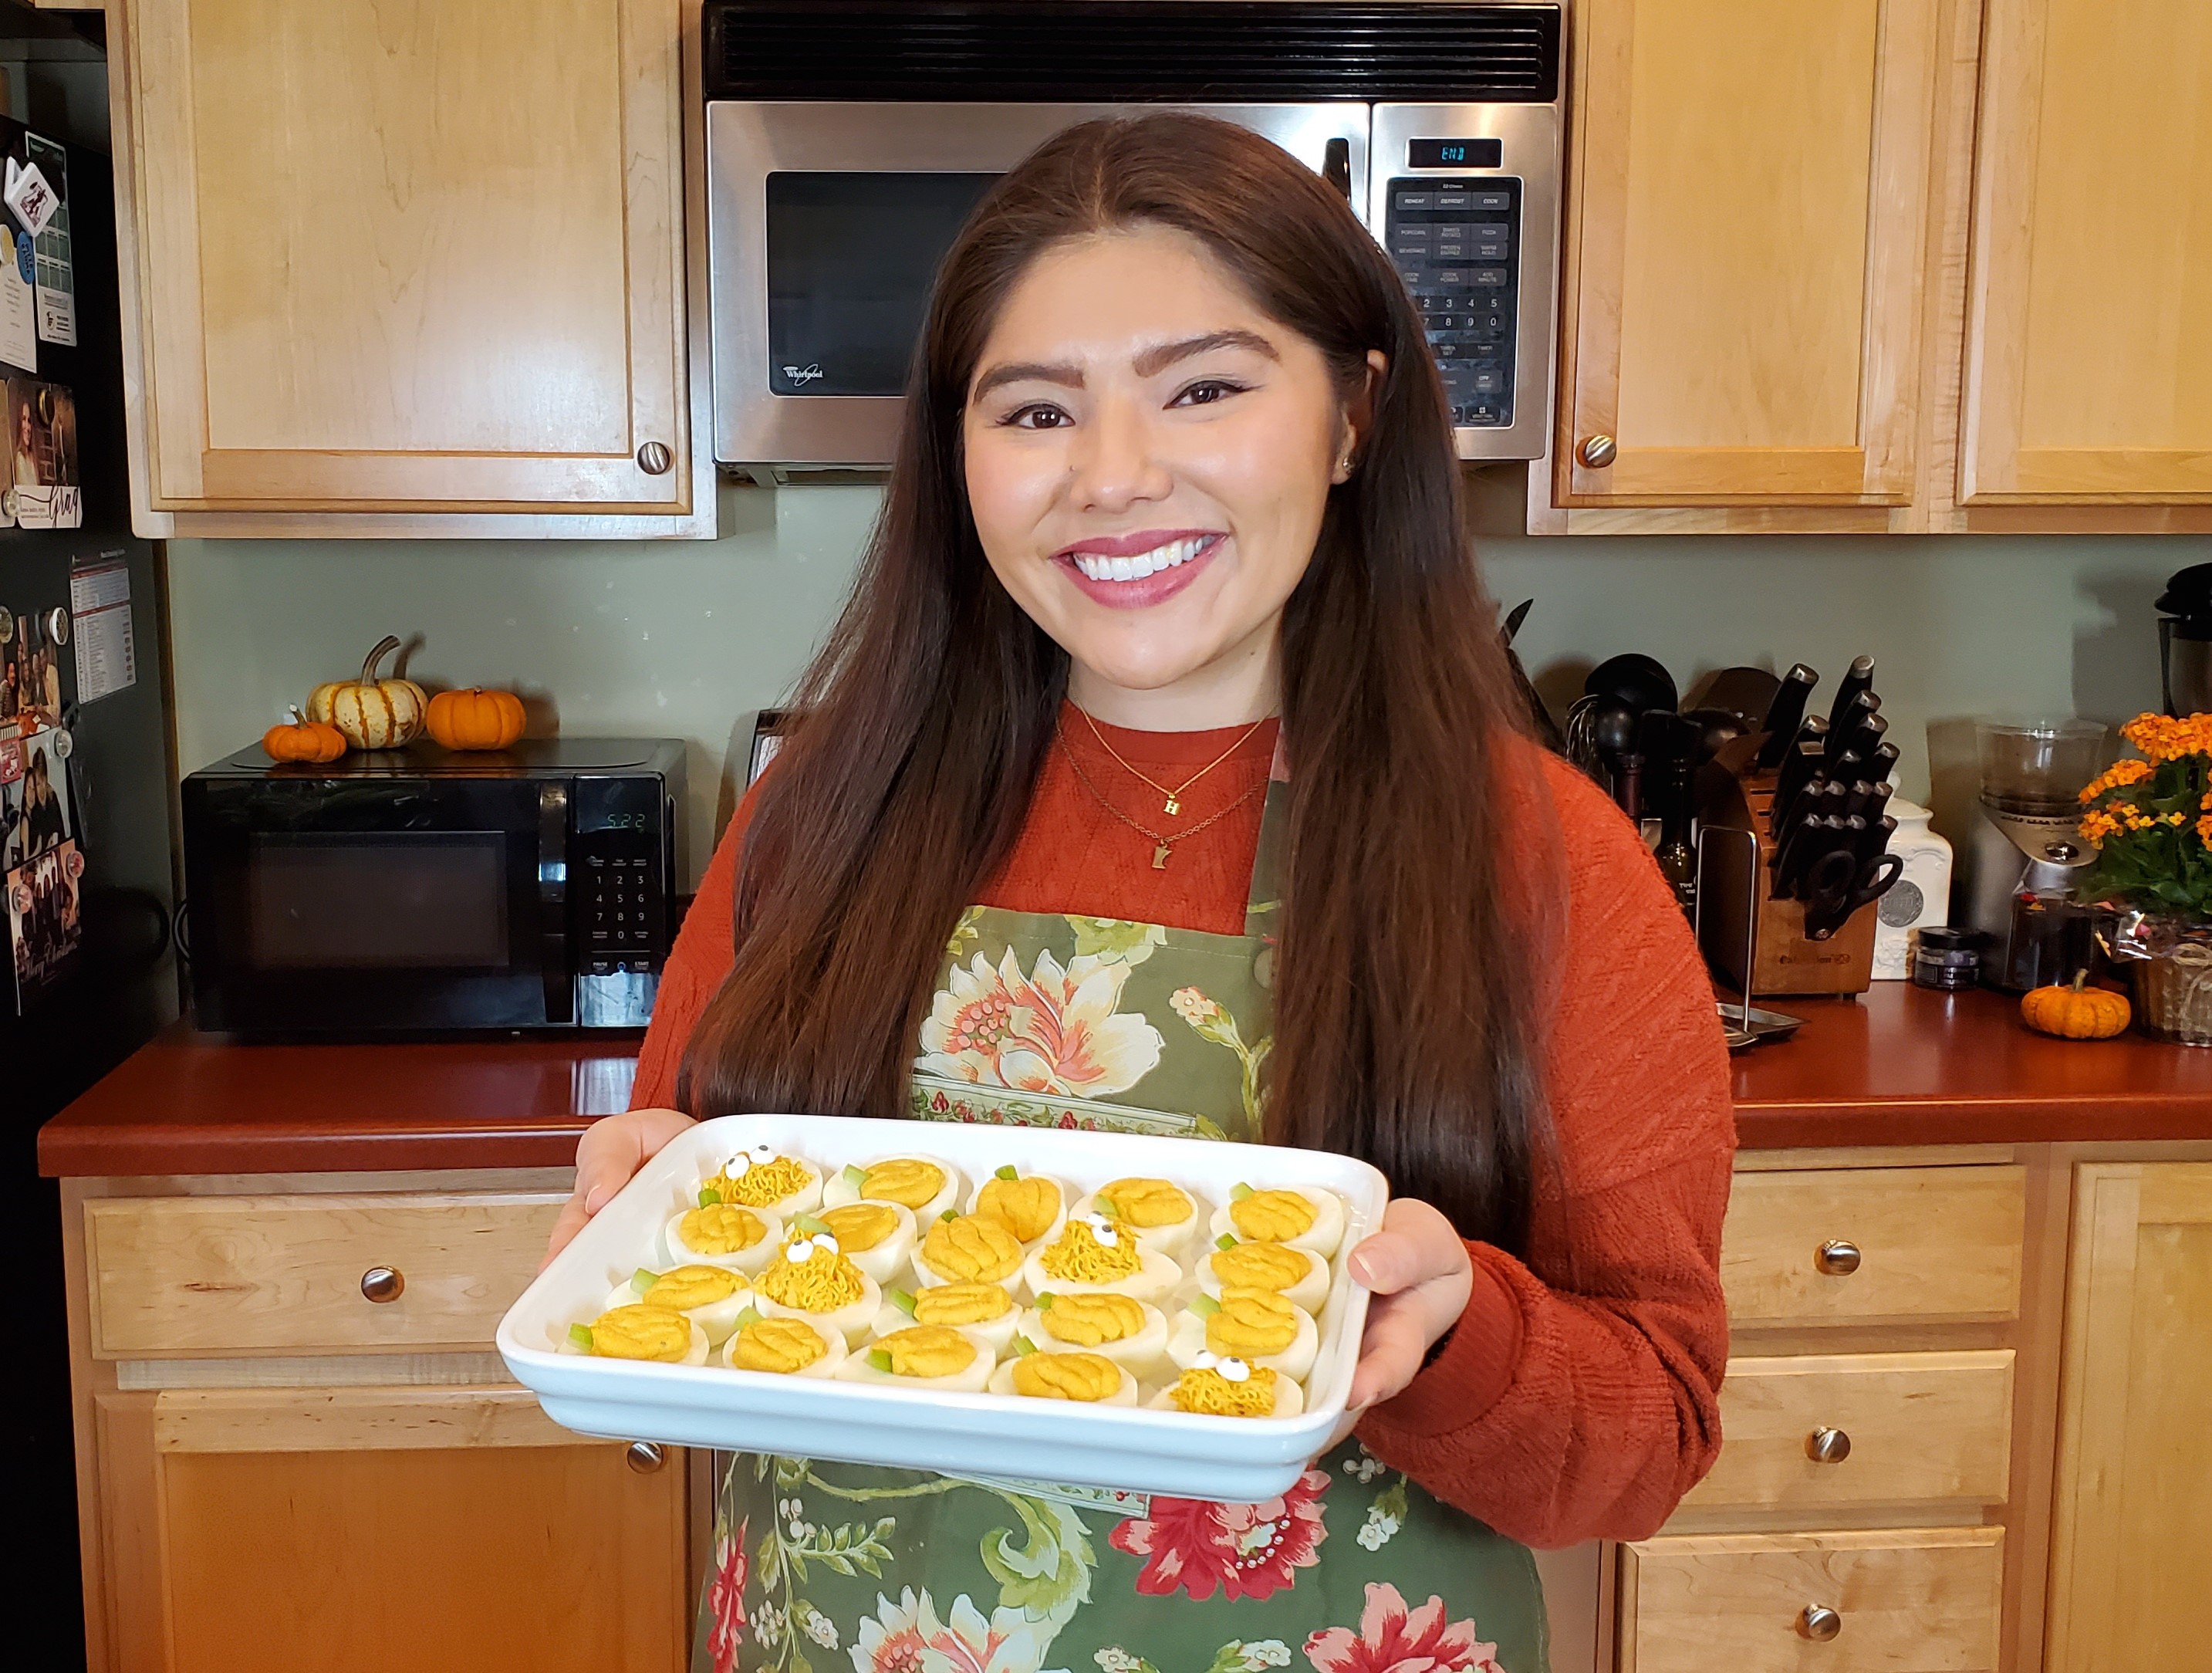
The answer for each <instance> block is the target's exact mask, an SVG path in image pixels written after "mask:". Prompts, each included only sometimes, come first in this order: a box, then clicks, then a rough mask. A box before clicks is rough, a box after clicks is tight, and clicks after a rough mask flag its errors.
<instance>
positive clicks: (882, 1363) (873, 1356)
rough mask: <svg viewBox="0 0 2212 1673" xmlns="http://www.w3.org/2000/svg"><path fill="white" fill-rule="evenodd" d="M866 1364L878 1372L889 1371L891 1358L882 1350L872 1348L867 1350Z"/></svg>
mask: <svg viewBox="0 0 2212 1673" xmlns="http://www.w3.org/2000/svg"><path fill="white" fill-rule="evenodd" d="M868 1363H869V1364H870V1365H872V1366H874V1367H875V1368H876V1369H877V1370H878V1371H889V1370H890V1368H891V1356H890V1354H889V1353H888V1352H886V1351H885V1350H884V1349H883V1348H870V1349H869V1350H868Z"/></svg>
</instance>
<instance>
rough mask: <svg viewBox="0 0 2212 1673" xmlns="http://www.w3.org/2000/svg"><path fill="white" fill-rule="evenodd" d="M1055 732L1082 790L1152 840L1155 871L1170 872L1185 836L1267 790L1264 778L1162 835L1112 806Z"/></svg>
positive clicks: (1055, 727)
mask: <svg viewBox="0 0 2212 1673" xmlns="http://www.w3.org/2000/svg"><path fill="white" fill-rule="evenodd" d="M1053 731H1054V733H1055V734H1056V735H1057V736H1058V738H1059V739H1060V753H1062V754H1063V755H1065V756H1066V757H1067V764H1068V765H1069V766H1070V767H1072V768H1073V769H1074V770H1075V776H1076V777H1077V778H1078V779H1079V780H1080V781H1081V782H1082V784H1083V788H1085V789H1086V790H1088V791H1090V792H1091V797H1092V799H1093V800H1096V801H1097V804H1098V805H1099V806H1101V807H1103V808H1104V809H1105V810H1106V811H1107V812H1109V813H1111V814H1112V815H1113V816H1114V817H1115V818H1117V819H1119V820H1121V823H1122V824H1125V825H1127V826H1128V827H1129V829H1130V830H1133V831H1135V832H1136V833H1137V835H1139V837H1150V838H1151V839H1152V843H1153V845H1154V846H1153V849H1152V869H1153V870H1154V871H1156V872H1164V871H1165V870H1166V869H1167V868H1168V856H1169V853H1170V850H1171V849H1173V848H1174V847H1175V845H1176V843H1180V842H1182V840H1183V838H1185V837H1195V836H1197V835H1198V833H1199V832H1200V831H1201V830H1205V829H1206V826H1208V825H1210V824H1218V823H1219V822H1220V821H1221V820H1223V819H1225V818H1228V817H1229V816H1230V815H1231V813H1234V812H1236V811H1237V809H1238V808H1240V807H1242V806H1244V804H1245V803H1246V802H1248V801H1249V800H1252V798H1253V797H1255V796H1256V795H1258V794H1260V793H1261V791H1263V790H1265V789H1266V788H1267V780H1266V779H1264V778H1262V779H1261V781H1260V782H1258V783H1257V784H1255V785H1254V786H1253V787H1252V788H1250V789H1249V790H1247V791H1246V792H1245V793H1244V794H1243V795H1241V796H1239V797H1237V800H1234V801H1232V802H1231V803H1230V804H1229V806H1226V807H1225V808H1223V809H1222V810H1221V811H1220V812H1218V813H1213V814H1209V815H1208V816H1207V817H1206V818H1203V819H1200V821H1199V822H1198V823H1197V824H1194V825H1191V826H1189V827H1188V828H1186V829H1184V830H1176V831H1168V832H1162V831H1158V830H1152V829H1151V828H1150V827H1148V826H1146V825H1140V824H1138V823H1137V822H1136V821H1135V820H1134V819H1133V818H1130V817H1129V816H1128V815H1127V813H1124V812H1122V811H1121V809H1120V808H1118V807H1116V806H1114V804H1113V803H1112V802H1110V801H1109V800H1106V793H1105V792H1104V791H1103V790H1101V789H1100V788H1098V787H1097V785H1096V784H1093V783H1092V782H1091V775H1090V774H1089V773H1086V772H1085V771H1084V770H1083V763H1081V762H1079V761H1078V760H1077V759H1076V758H1075V751H1073V750H1072V749H1070V748H1069V747H1068V746H1067V733H1066V732H1064V731H1062V730H1061V729H1060V725H1059V723H1058V722H1057V721H1055V722H1054V724H1053ZM1248 735H1249V734H1248ZM1102 741H1103V740H1102ZM1214 764H1215V765H1216V766H1218V765H1219V764H1220V763H1218V762H1216V763H1214ZM1153 788H1155V789H1157V788H1158V786H1157V785H1155V786H1154V787H1153Z"/></svg>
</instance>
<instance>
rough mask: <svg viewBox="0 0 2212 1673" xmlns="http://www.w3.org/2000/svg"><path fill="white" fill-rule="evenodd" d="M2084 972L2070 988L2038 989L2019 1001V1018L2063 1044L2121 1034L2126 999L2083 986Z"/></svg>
mask: <svg viewBox="0 0 2212 1673" xmlns="http://www.w3.org/2000/svg"><path fill="white" fill-rule="evenodd" d="M2088 979H2089V973H2088V972H2087V970H2083V971H2082V972H2081V974H2080V975H2078V976H2075V978H2074V985H2073V986H2072V987H2070V988H2038V989H2035V990H2034V991H2033V993H2029V994H2025V995H2022V996H2021V1001H2020V1018H2021V1021H2022V1022H2024V1023H2026V1024H2027V1025H2028V1026H2029V1027H2030V1028H2033V1030H2034V1031H2036V1032H2037V1033H2039V1034H2051V1035H2055V1036H2056V1037H2057V1038H2059V1039H2062V1040H2109V1039H2111V1038H2112V1037H2113V1036H2114V1035H2116V1034H2118V1033H2121V1032H2124V1031H2125V1030H2126V1028H2127V1025H2128V1019H2129V1017H2130V1014H2131V1013H2130V1010H2129V1008H2128V1001H2127V996H2126V995H2124V994H2116V993H2112V992H2110V991H2108V990H2107V989H2103V988H2088V987H2084V986H2083V985H2082V984H2083V983H2085V982H2087V980H2088Z"/></svg>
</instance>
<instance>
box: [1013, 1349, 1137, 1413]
mask: <svg viewBox="0 0 2212 1673" xmlns="http://www.w3.org/2000/svg"><path fill="white" fill-rule="evenodd" d="M990 1390H991V1392H992V1393H994V1394H1011V1395H1015V1396H1022V1397H1024V1398H1027V1399H1031V1400H1068V1401H1075V1402H1081V1403H1084V1404H1087V1405H1095V1406H1133V1405H1135V1404H1136V1403H1137V1379H1136V1378H1134V1377H1133V1376H1131V1375H1130V1374H1129V1368H1128V1366H1125V1365H1121V1364H1117V1363H1116V1362H1115V1361H1114V1360H1109V1359H1106V1358H1104V1357H1103V1355H1100V1354H1086V1353H1073V1354H1051V1353H1036V1354H1023V1355H1020V1356H1018V1357H1017V1358H1014V1359H1012V1360H1004V1361H1002V1362H1001V1363H1000V1366H999V1368H998V1369H997V1370H996V1371H994V1372H992V1373H991V1381H990ZM1100 1390H1103V1392H1101V1391H1100Z"/></svg>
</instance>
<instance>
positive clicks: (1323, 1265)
mask: <svg viewBox="0 0 2212 1673" xmlns="http://www.w3.org/2000/svg"><path fill="white" fill-rule="evenodd" d="M1330 1276H1331V1275H1330V1273H1329V1269H1328V1262H1326V1261H1324V1260H1322V1258H1321V1256H1318V1255H1316V1254H1315V1253H1314V1252H1313V1251H1312V1250H1310V1249H1294V1248H1292V1247H1291V1246H1290V1245H1288V1244H1272V1243H1232V1244H1231V1245H1230V1246H1229V1247H1228V1248H1227V1249H1221V1248H1214V1249H1209V1250H1206V1253H1205V1254H1203V1255H1201V1256H1200V1257H1199V1262H1198V1286H1199V1287H1200V1289H1201V1290H1203V1291H1205V1292H1206V1294H1208V1295H1210V1296H1212V1297H1213V1298H1214V1299H1216V1300H1217V1301H1218V1300H1219V1299H1221V1291H1222V1287H1223V1286H1224V1285H1247V1286H1249V1287H1252V1288H1254V1289H1262V1290H1273V1291H1274V1292H1275V1293H1277V1294H1278V1295H1279V1296H1281V1297H1282V1298H1283V1299H1284V1300H1285V1301H1287V1302H1289V1303H1291V1305H1293V1306H1297V1307H1303V1308H1304V1309H1305V1310H1306V1311H1308V1312H1310V1313H1313V1312H1319V1311H1321V1306H1322V1303H1323V1302H1324V1301H1326V1300H1328V1287H1329V1281H1330Z"/></svg>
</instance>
